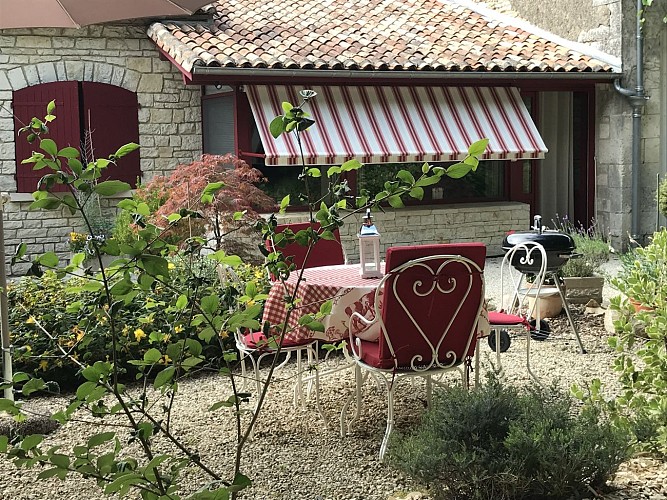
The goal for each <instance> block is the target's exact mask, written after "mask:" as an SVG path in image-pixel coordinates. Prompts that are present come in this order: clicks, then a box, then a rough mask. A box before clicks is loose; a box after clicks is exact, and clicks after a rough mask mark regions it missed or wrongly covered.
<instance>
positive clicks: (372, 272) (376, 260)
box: [357, 209, 382, 278]
mask: <svg viewBox="0 0 667 500" xmlns="http://www.w3.org/2000/svg"><path fill="white" fill-rule="evenodd" d="M357 236H358V237H359V264H360V266H359V267H360V269H359V273H360V274H361V277H362V278H382V270H381V269H380V233H379V232H378V230H377V228H376V227H375V224H373V219H372V218H371V211H370V209H368V210H366V216H365V217H364V223H363V224H362V226H361V228H360V229H359V234H358V235H357Z"/></svg>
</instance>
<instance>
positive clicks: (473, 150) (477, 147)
mask: <svg viewBox="0 0 667 500" xmlns="http://www.w3.org/2000/svg"><path fill="white" fill-rule="evenodd" d="M487 144H489V140H488V139H480V140H479V141H476V142H473V143H472V144H471V145H470V147H469V148H468V154H469V155H473V156H480V155H482V154H483V153H484V151H485V150H486V146H487Z"/></svg>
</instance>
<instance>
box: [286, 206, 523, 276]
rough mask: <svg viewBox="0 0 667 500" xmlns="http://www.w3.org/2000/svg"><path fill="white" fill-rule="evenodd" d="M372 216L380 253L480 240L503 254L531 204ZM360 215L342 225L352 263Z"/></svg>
mask: <svg viewBox="0 0 667 500" xmlns="http://www.w3.org/2000/svg"><path fill="white" fill-rule="evenodd" d="M279 220H280V223H281V224H285V223H289V222H304V221H307V220H308V215H307V214H305V213H288V214H287V215H284V216H281V217H279ZM373 220H374V222H375V225H376V226H377V228H378V231H379V232H380V253H381V255H383V256H384V254H385V252H386V250H387V248H388V247H390V246H405V245H424V244H429V243H454V242H457V243H458V242H465V241H479V242H482V243H485V244H486V245H487V246H488V250H487V253H488V254H489V255H500V254H501V245H502V241H503V238H504V237H505V234H506V233H507V232H508V231H522V230H528V228H529V226H530V225H531V222H532V221H531V220H530V207H529V205H526V204H524V203H516V202H498V203H464V204H459V205H438V206H430V207H419V208H415V207H407V208H403V209H400V210H393V209H387V211H386V212H385V213H382V212H380V211H376V212H374V213H373ZM360 226H361V215H358V216H354V217H351V218H349V219H347V220H346V221H345V225H344V226H343V227H342V228H341V239H342V241H343V247H344V250H345V256H346V258H347V260H348V261H349V262H351V263H355V262H359V242H358V240H357V232H358V231H359V227H360Z"/></svg>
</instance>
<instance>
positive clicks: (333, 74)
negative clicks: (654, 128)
mask: <svg viewBox="0 0 667 500" xmlns="http://www.w3.org/2000/svg"><path fill="white" fill-rule="evenodd" d="M190 74H191V75H192V83H195V84H196V83H198V82H197V80H198V78H197V77H204V78H214V77H234V76H236V77H241V78H246V77H258V76H271V77H273V78H279V77H288V78H331V79H335V80H341V79H353V78H358V79H363V80H366V79H368V80H393V79H401V80H429V79H430V80H434V79H441V80H444V79H448V80H494V81H503V80H505V81H511V80H517V79H522V80H524V79H525V80H589V81H590V80H597V81H600V82H604V81H613V80H615V79H617V78H620V77H621V76H622V74H621V73H620V72H619V73H612V72H606V71H599V72H578V71H568V72H564V71H550V72H542V71H524V72H520V71H513V72H510V71H407V70H402V71H398V70H396V71H376V70H372V71H371V70H335V69H284V68H238V67H220V66H213V67H212V66H199V65H195V66H193V67H192V71H191V72H190Z"/></svg>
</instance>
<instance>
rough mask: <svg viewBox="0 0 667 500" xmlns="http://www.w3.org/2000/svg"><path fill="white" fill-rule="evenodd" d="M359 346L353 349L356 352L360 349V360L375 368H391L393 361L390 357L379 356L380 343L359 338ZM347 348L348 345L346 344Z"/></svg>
mask: <svg viewBox="0 0 667 500" xmlns="http://www.w3.org/2000/svg"><path fill="white" fill-rule="evenodd" d="M360 341H361V344H360V346H357V347H356V348H355V350H356V351H357V352H359V351H361V360H362V361H363V362H364V363H365V364H367V365H369V366H373V367H375V368H393V367H394V361H393V360H392V359H391V358H384V359H383V358H380V343H379V342H374V341H372V340H361V339H360ZM348 349H350V347H349V346H348Z"/></svg>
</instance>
